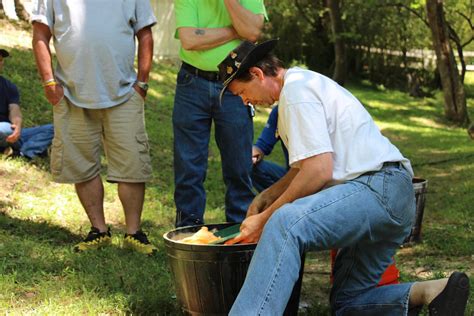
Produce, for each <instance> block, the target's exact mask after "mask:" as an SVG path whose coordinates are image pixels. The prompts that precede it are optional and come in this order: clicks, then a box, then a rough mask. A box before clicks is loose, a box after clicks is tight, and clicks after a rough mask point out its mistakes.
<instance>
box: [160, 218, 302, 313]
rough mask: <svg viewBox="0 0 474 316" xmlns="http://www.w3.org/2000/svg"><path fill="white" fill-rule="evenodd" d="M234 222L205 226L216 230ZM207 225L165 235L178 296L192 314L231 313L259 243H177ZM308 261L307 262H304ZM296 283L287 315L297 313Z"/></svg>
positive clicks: (185, 228)
mask: <svg viewBox="0 0 474 316" xmlns="http://www.w3.org/2000/svg"><path fill="white" fill-rule="evenodd" d="M231 225H234V224H233V223H224V224H211V225H205V226H207V227H208V228H209V230H212V229H214V228H216V229H222V228H225V227H228V226H231ZM202 226H203V225H199V226H188V227H182V228H178V229H176V230H172V231H170V232H167V233H165V234H164V235H163V238H164V240H165V247H166V252H167V255H168V261H169V264H170V268H171V272H172V275H173V278H174V283H175V289H176V298H177V300H178V303H179V305H180V306H181V308H182V310H183V312H185V313H187V314H190V315H227V314H228V313H229V311H230V308H231V307H232V304H233V303H234V301H235V298H236V297H237V294H238V293H239V291H240V288H241V287H242V285H243V283H244V280H245V276H246V274H247V269H248V266H249V264H250V260H251V259H252V255H253V252H254V250H255V247H256V244H242V245H240V244H237V245H230V246H225V245H191V244H184V243H180V242H177V240H179V239H182V238H184V237H187V236H189V235H191V234H193V233H195V232H197V231H198V230H199V229H200V228H201V227H202ZM303 262H304V261H303ZM302 272H303V270H301V273H300V280H299V281H298V282H297V284H296V285H295V286H294V289H293V294H292V297H291V298H290V301H289V302H288V306H287V309H286V311H285V315H296V314H297V310H298V304H299V294H300V290H301V279H302V274H303V273H302Z"/></svg>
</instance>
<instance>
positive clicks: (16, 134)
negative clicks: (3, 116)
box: [6, 103, 22, 144]
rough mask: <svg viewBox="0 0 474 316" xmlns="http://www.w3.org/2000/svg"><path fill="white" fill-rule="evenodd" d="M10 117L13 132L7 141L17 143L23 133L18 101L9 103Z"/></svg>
mask: <svg viewBox="0 0 474 316" xmlns="http://www.w3.org/2000/svg"><path fill="white" fill-rule="evenodd" d="M8 118H9V119H10V122H11V123H12V129H13V133H12V134H11V135H10V136H8V137H7V138H6V141H7V142H9V143H11V144H13V143H15V142H16V141H17V140H18V139H19V138H20V135H21V123H22V116H21V110H20V106H19V105H18V104H16V103H12V104H9V115H8Z"/></svg>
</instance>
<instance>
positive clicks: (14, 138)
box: [5, 124, 21, 144]
mask: <svg viewBox="0 0 474 316" xmlns="http://www.w3.org/2000/svg"><path fill="white" fill-rule="evenodd" d="M11 128H12V130H13V133H12V134H10V136H8V137H7V138H5V140H6V141H7V142H8V143H10V144H14V143H16V142H17V141H18V139H20V135H21V127H20V126H19V125H15V124H12V125H11Z"/></svg>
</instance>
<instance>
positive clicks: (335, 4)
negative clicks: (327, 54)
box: [326, 0, 347, 86]
mask: <svg viewBox="0 0 474 316" xmlns="http://www.w3.org/2000/svg"><path fill="white" fill-rule="evenodd" d="M326 6H327V8H328V9H329V16H330V20H331V33H332V39H333V42H334V59H335V62H334V73H333V76H332V79H334V81H336V82H337V83H339V84H340V85H341V86H343V85H344V83H345V81H346V77H347V70H346V48H345V44H344V39H343V38H342V32H343V27H342V19H341V8H340V0H326Z"/></svg>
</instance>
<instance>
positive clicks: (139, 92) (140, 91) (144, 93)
mask: <svg viewBox="0 0 474 316" xmlns="http://www.w3.org/2000/svg"><path fill="white" fill-rule="evenodd" d="M133 89H135V91H136V92H137V93H138V94H139V95H141V96H142V98H143V100H145V98H146V91H145V90H143V89H142V88H140V87H139V86H137V85H136V84H134V85H133Z"/></svg>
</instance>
